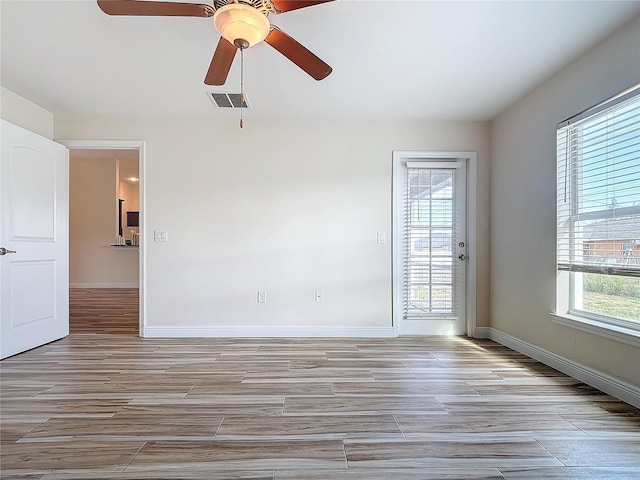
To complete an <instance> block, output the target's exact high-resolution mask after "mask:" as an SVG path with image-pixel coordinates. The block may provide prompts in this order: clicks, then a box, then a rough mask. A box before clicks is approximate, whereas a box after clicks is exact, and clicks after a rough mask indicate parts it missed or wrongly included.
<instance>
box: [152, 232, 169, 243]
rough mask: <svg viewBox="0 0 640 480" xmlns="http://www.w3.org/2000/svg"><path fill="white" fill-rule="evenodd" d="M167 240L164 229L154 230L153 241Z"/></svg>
mask: <svg viewBox="0 0 640 480" xmlns="http://www.w3.org/2000/svg"><path fill="white" fill-rule="evenodd" d="M167 240H168V237H167V231H166V230H154V231H153V241H154V242H166V241H167Z"/></svg>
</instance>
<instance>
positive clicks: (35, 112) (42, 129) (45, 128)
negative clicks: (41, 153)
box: [0, 86, 53, 139]
mask: <svg viewBox="0 0 640 480" xmlns="http://www.w3.org/2000/svg"><path fill="white" fill-rule="evenodd" d="M0 118H2V119H3V120H6V121H7V122H11V123H13V124H14V125H18V126H19V127H22V128H25V129H27V130H30V131H32V132H33V133H37V134H38V135H42V136H43V137H46V138H50V139H51V138H53V114H52V113H51V112H49V111H47V110H45V109H44V108H42V107H40V106H38V105H36V104H35V103H33V102H30V101H29V100H27V99H26V98H23V97H21V96H19V95H17V94H15V93H13V92H12V91H11V90H7V89H6V88H4V87H2V86H0Z"/></svg>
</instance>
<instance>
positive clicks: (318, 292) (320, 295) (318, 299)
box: [316, 290, 324, 302]
mask: <svg viewBox="0 0 640 480" xmlns="http://www.w3.org/2000/svg"><path fill="white" fill-rule="evenodd" d="M316 302H324V294H323V293H322V290H316Z"/></svg>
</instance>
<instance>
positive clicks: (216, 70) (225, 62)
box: [204, 37, 238, 85]
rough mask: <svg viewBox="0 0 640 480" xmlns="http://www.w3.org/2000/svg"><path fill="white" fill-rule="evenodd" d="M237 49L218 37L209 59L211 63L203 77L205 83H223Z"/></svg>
mask: <svg viewBox="0 0 640 480" xmlns="http://www.w3.org/2000/svg"><path fill="white" fill-rule="evenodd" d="M237 50H238V49H237V48H236V47H235V46H234V45H233V44H232V43H230V42H229V41H227V40H225V39H224V38H223V37H220V41H219V42H218V46H217V47H216V51H215V52H214V54H213V58H212V59H211V65H209V71H208V72H207V76H206V77H205V78H204V83H205V84H206V85H224V83H225V82H226V81H227V76H228V75H229V70H231V64H232V63H233V58H234V57H235V56H236V51H237Z"/></svg>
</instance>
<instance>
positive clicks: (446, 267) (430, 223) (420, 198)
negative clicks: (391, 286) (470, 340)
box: [403, 165, 456, 319]
mask: <svg viewBox="0 0 640 480" xmlns="http://www.w3.org/2000/svg"><path fill="white" fill-rule="evenodd" d="M455 178H456V177H455V169H452V168H425V167H418V166H411V165H408V166H407V178H406V195H405V205H404V213H405V222H404V239H405V245H404V247H405V248H404V256H405V261H404V269H405V271H404V287H405V288H404V295H405V298H404V312H403V315H404V318H406V319H411V318H414V319H419V318H430V317H431V318H442V317H450V316H453V315H455V313H456V297H455V288H454V286H455V280H456V278H455V275H456V269H455V259H454V255H455V252H456V250H455V248H454V241H455V239H456V231H455V229H456V218H455V216H456V208H455V207H456V203H455V200H456V199H455V192H456V188H455Z"/></svg>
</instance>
